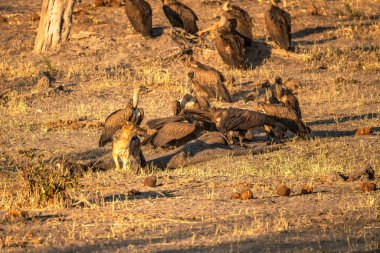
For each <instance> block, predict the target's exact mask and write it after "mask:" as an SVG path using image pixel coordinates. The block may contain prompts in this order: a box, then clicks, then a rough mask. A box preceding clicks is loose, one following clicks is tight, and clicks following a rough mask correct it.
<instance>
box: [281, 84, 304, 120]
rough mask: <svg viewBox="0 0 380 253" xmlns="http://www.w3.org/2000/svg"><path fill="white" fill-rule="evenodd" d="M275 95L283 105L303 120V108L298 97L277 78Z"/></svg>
mask: <svg viewBox="0 0 380 253" xmlns="http://www.w3.org/2000/svg"><path fill="white" fill-rule="evenodd" d="M275 95H276V97H277V99H278V100H279V101H280V102H281V103H283V104H284V105H286V106H288V107H290V108H292V109H293V110H294V111H295V112H296V113H297V115H298V117H299V118H302V113H301V108H300V105H299V102H298V99H297V97H296V95H294V93H293V92H292V91H291V90H289V89H288V88H286V87H285V86H284V85H283V84H282V80H281V78H280V77H276V80H275Z"/></svg>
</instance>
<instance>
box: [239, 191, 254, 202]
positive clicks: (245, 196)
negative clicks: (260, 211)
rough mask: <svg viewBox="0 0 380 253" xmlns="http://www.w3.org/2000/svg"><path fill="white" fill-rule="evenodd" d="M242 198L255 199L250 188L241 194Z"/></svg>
mask: <svg viewBox="0 0 380 253" xmlns="http://www.w3.org/2000/svg"><path fill="white" fill-rule="evenodd" d="M240 198H241V199H242V200H248V199H253V193H252V192H251V191H250V190H246V191H243V192H242V193H241V194H240Z"/></svg>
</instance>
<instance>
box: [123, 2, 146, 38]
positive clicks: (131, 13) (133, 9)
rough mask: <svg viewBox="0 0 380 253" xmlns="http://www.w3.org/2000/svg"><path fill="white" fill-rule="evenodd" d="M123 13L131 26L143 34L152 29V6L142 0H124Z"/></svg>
mask: <svg viewBox="0 0 380 253" xmlns="http://www.w3.org/2000/svg"><path fill="white" fill-rule="evenodd" d="M125 13H126V14H127V17H128V19H129V21H130V22H131V24H132V26H133V28H134V29H135V30H136V31H137V32H139V33H141V34H142V35H144V36H150V31H151V29H152V8H151V7H150V5H149V3H148V2H146V1H144V0H126V1H125Z"/></svg>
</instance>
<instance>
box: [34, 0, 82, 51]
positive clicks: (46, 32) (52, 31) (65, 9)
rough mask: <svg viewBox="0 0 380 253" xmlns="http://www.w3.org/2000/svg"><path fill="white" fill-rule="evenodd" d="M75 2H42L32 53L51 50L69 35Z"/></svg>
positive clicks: (71, 0) (62, 0) (49, 0)
mask: <svg viewBox="0 0 380 253" xmlns="http://www.w3.org/2000/svg"><path fill="white" fill-rule="evenodd" d="M75 2H76V0H43V3H42V9H41V14H40V16H41V19H40V23H39V25H38V31H37V37H36V41H35V43H34V51H35V52H41V51H46V50H49V49H53V48H55V47H57V46H58V45H61V44H62V43H64V42H65V41H66V40H67V39H68V37H69V34H70V30H71V23H72V14H73V9H74V4H75Z"/></svg>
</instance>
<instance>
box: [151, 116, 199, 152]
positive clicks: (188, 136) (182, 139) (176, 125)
mask: <svg viewBox="0 0 380 253" xmlns="http://www.w3.org/2000/svg"><path fill="white" fill-rule="evenodd" d="M195 130H196V125H195V124H194V123H193V124H191V123H188V122H169V123H167V124H165V125H164V126H163V127H162V128H161V129H160V130H159V131H158V132H157V134H156V136H155V137H154V138H153V140H152V144H153V146H154V147H156V148H157V147H164V146H166V145H175V146H180V145H182V144H184V143H186V142H188V141H190V140H192V139H194V138H196V133H195Z"/></svg>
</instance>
